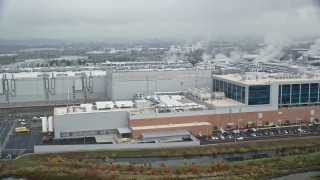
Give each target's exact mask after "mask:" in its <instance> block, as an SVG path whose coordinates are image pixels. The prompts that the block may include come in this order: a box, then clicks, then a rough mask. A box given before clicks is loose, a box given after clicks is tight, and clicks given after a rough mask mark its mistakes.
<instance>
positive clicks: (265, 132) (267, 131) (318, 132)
mask: <svg viewBox="0 0 320 180" xmlns="http://www.w3.org/2000/svg"><path fill="white" fill-rule="evenodd" d="M305 136H320V126H319V125H310V126H306V125H301V126H300V125H291V126H281V127H280V126H279V127H268V128H250V129H240V130H239V131H238V130H231V131H224V132H220V133H217V134H215V135H214V136H210V137H208V138H207V137H198V139H199V140H200V141H201V145H206V144H219V143H228V142H237V141H253V140H263V139H276V138H289V137H305Z"/></svg>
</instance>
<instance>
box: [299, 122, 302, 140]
mask: <svg viewBox="0 0 320 180" xmlns="http://www.w3.org/2000/svg"><path fill="white" fill-rule="evenodd" d="M301 131H302V129H301V121H300V133H299V134H300V138H301Z"/></svg>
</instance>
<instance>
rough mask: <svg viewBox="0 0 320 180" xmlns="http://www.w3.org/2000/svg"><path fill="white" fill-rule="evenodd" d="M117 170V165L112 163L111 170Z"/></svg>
mask: <svg viewBox="0 0 320 180" xmlns="http://www.w3.org/2000/svg"><path fill="white" fill-rule="evenodd" d="M115 170H117V166H116V165H114V164H112V165H111V166H110V167H109V171H115Z"/></svg>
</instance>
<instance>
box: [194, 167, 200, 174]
mask: <svg viewBox="0 0 320 180" xmlns="http://www.w3.org/2000/svg"><path fill="white" fill-rule="evenodd" d="M193 173H196V174H200V173H202V169H201V168H199V167H195V168H193Z"/></svg>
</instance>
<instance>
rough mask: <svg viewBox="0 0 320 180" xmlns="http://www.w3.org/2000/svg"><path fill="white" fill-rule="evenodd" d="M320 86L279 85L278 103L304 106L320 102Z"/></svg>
mask: <svg viewBox="0 0 320 180" xmlns="http://www.w3.org/2000/svg"><path fill="white" fill-rule="evenodd" d="M319 91H320V89H319V84H318V83H310V84H309V83H306V84H282V85H279V96H278V103H279V104H280V105H285V104H303V103H311V102H320V97H319V94H320V93H319Z"/></svg>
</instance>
